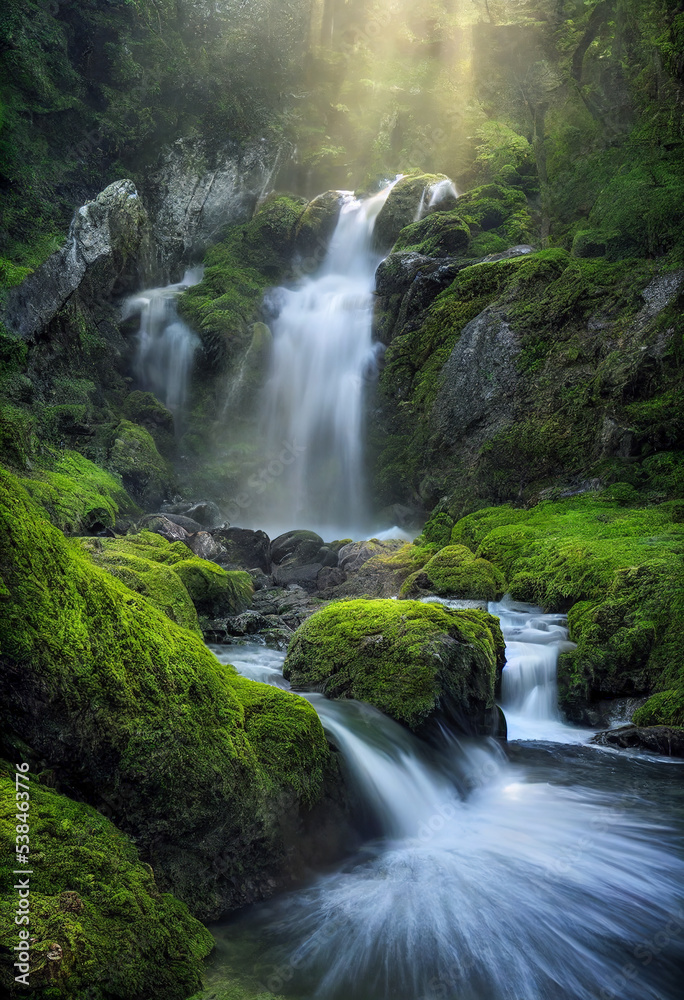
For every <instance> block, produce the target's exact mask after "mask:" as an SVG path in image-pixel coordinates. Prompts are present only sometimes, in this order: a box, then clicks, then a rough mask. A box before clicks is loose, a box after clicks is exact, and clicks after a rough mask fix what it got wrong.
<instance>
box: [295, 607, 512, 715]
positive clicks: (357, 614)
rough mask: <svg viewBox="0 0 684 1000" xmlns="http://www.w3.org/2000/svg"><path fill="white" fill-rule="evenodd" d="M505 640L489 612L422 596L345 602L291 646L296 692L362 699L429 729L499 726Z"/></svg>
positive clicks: (314, 619) (300, 632)
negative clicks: (498, 696) (453, 607)
mask: <svg viewBox="0 0 684 1000" xmlns="http://www.w3.org/2000/svg"><path fill="white" fill-rule="evenodd" d="M503 663H504V640H503V636H502V634H501V629H500V627H499V623H498V621H497V619H496V618H494V617H493V616H492V615H489V614H488V613H487V612H486V611H479V610H469V611H453V610H451V609H450V608H446V607H444V606H442V605H439V604H425V603H421V602H419V601H406V602H404V601H401V602H399V601H391V600H390V601H388V600H378V601H369V600H356V601H339V602H334V603H332V604H329V605H328V606H327V607H325V608H323V609H322V610H320V611H317V612H316V613H315V614H313V615H312V616H311V617H310V618H309V619H308V620H307V621H305V622H304V624H303V625H302V626H300V628H298V629H297V632H296V634H295V636H294V637H293V639H292V642H291V643H290V646H289V649H288V654H287V658H286V660H285V666H284V670H283V673H284V676H285V677H286V678H287V679H288V680H289V681H290V682H291V683H292V686H293V688H294V690H300V691H303V690H306V691H311V690H314V691H321V692H322V693H323V694H325V696H326V697H328V698H356V699H359V700H360V701H367V702H369V703H370V704H372V705H375V707H376V708H379V709H380V710H381V711H383V712H385V713H386V714H387V715H390V716H391V717H392V718H394V719H396V720H397V721H398V722H401V723H403V724H404V725H406V726H408V727H409V728H410V729H412V730H414V731H415V732H419V733H423V734H425V733H426V732H427V731H428V729H431V727H432V725H433V724H434V723H438V722H439V721H440V719H442V720H444V719H446V720H448V721H449V722H450V723H451V724H453V725H455V726H456V727H457V728H459V729H460V730H461V731H464V732H470V733H484V732H491V731H492V726H493V725H495V729H496V731H497V732H499V731H500V725H499V722H498V713H495V698H494V696H495V688H496V683H497V679H498V676H499V675H500V672H501V669H502V667H503Z"/></svg>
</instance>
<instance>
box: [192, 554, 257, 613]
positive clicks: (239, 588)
mask: <svg viewBox="0 0 684 1000" xmlns="http://www.w3.org/2000/svg"><path fill="white" fill-rule="evenodd" d="M181 544H182V543H181ZM174 572H175V573H177V574H178V576H179V577H180V578H181V580H182V581H183V583H184V584H185V586H186V587H187V589H188V593H189V594H190V597H191V598H192V600H193V603H194V605H195V607H196V608H197V610H198V611H199V612H200V614H203V615H209V616H216V615H239V614H240V612H242V611H244V610H245V609H246V608H248V607H249V605H250V602H251V600H252V595H253V593H254V588H253V586H252V578H251V576H250V575H249V573H245V572H243V571H242V570H225V569H221V567H220V566H216V564H215V563H212V562H207V560H206V559H197V558H194V559H184V560H183V561H182V562H179V563H176V565H175V566H174Z"/></svg>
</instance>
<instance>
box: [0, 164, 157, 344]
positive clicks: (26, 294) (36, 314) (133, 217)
mask: <svg viewBox="0 0 684 1000" xmlns="http://www.w3.org/2000/svg"><path fill="white" fill-rule="evenodd" d="M149 239H150V229H149V220H148V216H147V212H146V211H145V208H144V206H143V203H142V201H141V199H140V197H139V195H138V192H137V190H136V188H135V185H134V184H133V181H129V180H123V181H116V182H115V183H114V184H110V185H109V187H107V188H105V189H104V191H102V192H101V193H100V194H99V195H98V196H97V198H95V200H94V201H89V202H87V204H85V205H82V206H81V208H79V209H78V211H77V212H76V214H75V215H74V219H73V222H72V223H71V229H70V230H69V235H68V237H67V241H66V243H65V244H64V246H63V247H62V248H61V249H60V250H58V251H57V252H56V253H54V254H52V256H51V257H49V258H48V260H46V262H45V263H44V264H43V265H42V266H41V267H39V268H38V269H37V270H36V271H35V272H34V273H33V274H31V275H29V277H28V278H27V279H26V280H25V281H23V282H22V283H21V285H18V286H17V287H16V288H14V289H12V290H11V291H10V293H9V294H8V296H7V301H6V304H5V307H4V309H3V314H2V320H3V322H4V323H5V325H6V326H7V328H8V329H9V330H11V331H12V332H14V333H16V334H18V335H19V336H21V337H24V338H25V339H29V338H31V337H34V336H35V335H36V334H37V333H38V332H39V331H40V330H41V329H42V328H43V327H45V326H46V325H47V324H48V323H49V322H50V320H51V319H52V318H53V317H54V316H55V315H56V313H57V312H58V311H59V310H60V309H61V308H62V306H63V305H64V303H65V302H66V300H67V299H68V298H69V297H70V296H71V295H73V294H74V292H76V291H77V290H81V291H83V292H85V295H86V297H88V296H89V297H91V298H94V297H99V298H101V299H107V298H108V297H109V296H110V295H111V294H112V292H113V291H114V290H115V287H116V285H117V282H118V281H119V279H120V278H121V277H122V275H123V274H124V272H125V271H130V270H133V271H135V269H136V266H137V263H138V261H139V260H140V259H141V258H142V257H143V256H144V255H145V251H146V248H147V246H148V245H149ZM84 285H87V286H88V287H87V288H85V289H84V288H83V286H84Z"/></svg>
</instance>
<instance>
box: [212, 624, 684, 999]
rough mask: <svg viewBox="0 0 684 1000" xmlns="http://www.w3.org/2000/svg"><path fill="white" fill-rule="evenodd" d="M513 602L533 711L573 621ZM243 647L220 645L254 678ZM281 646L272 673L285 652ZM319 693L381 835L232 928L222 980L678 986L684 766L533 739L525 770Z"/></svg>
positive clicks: (494, 992)
mask: <svg viewBox="0 0 684 1000" xmlns="http://www.w3.org/2000/svg"><path fill="white" fill-rule="evenodd" d="M501 614H502V618H503V624H504V627H505V629H506V630H507V631H510V630H514V631H515V638H514V639H513V640H512V642H513V643H514V644H516V645H517V647H518V648H517V650H516V653H517V665H516V666H515V667H514V670H513V674H514V675H516V674H517V675H518V676H519V677H522V678H526V679H524V680H523V681H521V682H520V683H518V681H517V680H515V677H512V678H511V680H512V681H513V683H512V688H511V698H512V700H513V701H514V702H516V703H517V702H520V703H521V705H522V706H523V707H524V706H525V705H527V709H525V711H527V710H529V714H530V718H533V717H534V715H535V713H536V712H537V711H538V710H539V705H540V703H541V702H536V703H534V705H533V702H531V701H530V700H529V698H528V695H529V693H530V692H531V691H532V690H534V688H535V687H539V686H540V684H536V683H532V681H533V680H534V679H535V678H536V676H537V674H536V671H537V667H535V666H533V664H534V663H535V662H536V658H537V655H538V652H539V650H540V649H544V648H548V646H545V644H544V642H540V641H539V636H540V635H543V634H544V633H545V632H547V629H548V634H549V635H551V636H554V635H556V633H555V632H554V629H556V628H558V629H562V628H563V625H562V622H558V623H556V622H554V621H553V620H552V619H553V617H554V616H541V615H539V613H538V612H536V610H535V609H530V608H525V607H521V606H514V607H511V606H507V607H505V608H502V609H501ZM514 615H515V616H519V617H517V618H515V619H514V620H513V621H512V622H511V621H508V622H507V621H506V616H514ZM547 619H551V620H547ZM555 641H564V640H562V639H560V638H553V639H552V642H555ZM247 649H248V647H239V648H237V649H236V648H235V647H230V648H224V649H223V650H222V651H221V656H222V658H224V659H226V660H227V659H230V661H231V662H233V663H234V664H235V665H236V667H237V668H238V670H239V671H240V672H241V673H246V674H247V675H248V676H255V675H256V674H255V672H256V671H258V670H259V666H258V660H259V655H260V654H258V653H257V654H255V652H254V650H253V649H252V650H251V651H249V652H248V651H247ZM264 652H265V651H263V650H262V651H261V653H264ZM526 657H528V658H529V662H528V663H525V662H524V661H525V659H526ZM266 659H267V661H268V667H269V671H270V672H271V677H270V679H271V681H272V682H273V680H274V679H275V675H276V674H277V673H278V671H277V666H276V665H277V661H278V659H280V661H281V662H282V660H283V659H284V654H277V653H274V652H273V651H266ZM261 676H262V677H264V674H263V673H262V675H261ZM529 678H532V679H531V680H529ZM278 683H280V684H282V683H283V681H282V677H281V678H280V680H279V681H278ZM544 684H545V681H544V678H543V677H542V679H541V686H542V687H543V686H544ZM307 697H308V698H309V700H311V702H312V704H313V705H314V706H315V708H316V709H317V711H318V712H319V714H320V716H321V720H322V722H323V725H324V727H325V729H326V731H327V732H328V735H329V736H330V738H331V739H332V740H333V742H334V743H336V744H337V746H338V747H339V748H340V750H341V752H342V755H343V759H344V766H345V770H346V772H347V776H348V780H349V781H350V782H351V784H352V785H354V786H355V787H356V789H357V792H358V794H360V795H361V796H362V797H363V798H364V800H365V802H366V804H367V807H368V809H369V810H370V811H371V812H373V814H374V816H375V818H376V822H377V825H378V829H379V831H380V833H381V836H380V838H379V839H377V840H375V841H373V842H371V843H369V844H368V845H367V846H366V847H365V849H363V850H362V851H361V852H359V853H357V854H356V855H355V856H354V857H352V858H351V859H350V860H349V861H348V862H347V863H346V864H344V865H342V866H341V867H340V868H339V869H338V870H337V871H335V872H332V873H330V874H327V875H323V876H319V877H317V878H316V879H315V880H314V881H313V882H312V883H311V884H310V885H309V886H307V887H305V888H303V889H300V890H298V891H296V892H294V893H290V894H288V895H286V896H284V897H281V898H279V899H276V900H275V901H272V902H270V903H264V904H260V905H259V906H257V907H254V908H253V909H252V910H251V911H249V912H248V913H247V914H245V915H244V916H242V917H238V918H237V920H232V921H231V923H230V924H229V926H228V927H227V928H226V929H225V930H224V929H223V928H221V927H219V928H216V929H215V931H214V933H215V936H216V938H217V950H216V957H215V959H214V970H213V972H211V970H210V978H211V979H212V982H214V983H218V982H221V981H222V979H225V977H226V975H228V976H231V975H234V974H235V973H236V972H237V973H238V974H241V975H248V976H249V977H250V978H251V980H252V981H256V982H257V983H258V984H259V989H260V990H270V991H272V992H274V993H282V994H284V995H286V996H291V997H296V998H297V1000H390V998H392V1000H438V998H440V1000H677V998H678V997H679V996H680V995H681V994H680V981H679V977H678V962H679V961H680V960H681V958H682V947H681V942H682V937H684V908H683V903H682V900H683V898H684V863H683V862H682V859H681V857H680V856H678V854H677V840H679V843H680V844H681V839H682V832H684V789H683V788H682V785H681V783H677V782H674V783H673V781H672V780H671V777H674V776H675V774H674V772H677V773H681V771H680V765H678V764H677V763H664V762H660V761H654V760H646V759H644V758H626V757H621V758H619V759H617V760H616V758H615V756H614V755H608V754H606V753H605V752H604V751H602V750H599V749H598V748H593V747H592V748H590V747H580V746H575V747H567V746H565V747H562V746H559V745H558V744H555V745H554V744H546V745H545V748H544V749H543V751H540V750H535V749H534V747H536V746H537V744H529V747H530V749H529V750H527V751H525V749H524V748H525V746H527V745H528V744H524V743H523V744H518V745H517V746H518V751H517V755H516V756H517V758H518V762H517V763H516V765H515V766H514V765H512V764H510V763H509V762H508V761H507V760H506V759H505V756H504V754H503V752H502V751H501V749H500V748H498V747H496V746H495V745H494V744H493V743H492V742H491V741H489V742H484V741H472V740H463V739H460V738H456V737H454V736H450V735H449V734H448V733H447V734H445V737H446V738H445V747H444V748H442V749H441V750H431V749H430V748H428V747H426V745H425V744H423V743H421V741H419V740H417V739H416V738H415V737H414V736H412V735H411V734H410V733H409V732H407V731H406V730H405V729H403V728H402V727H401V726H398V725H397V724H396V723H394V722H393V721H392V720H390V719H388V718H386V717H385V716H383V715H382V714H381V713H379V712H377V711H376V710H375V709H372V708H370V707H369V706H366V705H359V704H358V703H355V702H329V701H326V699H324V698H323V697H322V696H321V695H308V696H307ZM541 701H543V699H542V700H541ZM523 715H524V712H523ZM532 735H533V736H534V733H533V734H532ZM535 754H536V756H535ZM649 796H654V797H655V800H656V801H657V803H658V806H657V813H655V815H657V817H658V821H657V822H656V821H654V819H653V816H654V808H653V805H652V803H651V802H650V801H649ZM665 815H668V816H669V817H670V819H671V820H672V821H673V822H675V823H677V824H678V826H679V836H678V838H677V836H675V833H674V832H673V831H672V830H670V829H668V828H667V826H666V825H665V823H664V822H663V820H662V817H663V816H665ZM227 970H228V971H227Z"/></svg>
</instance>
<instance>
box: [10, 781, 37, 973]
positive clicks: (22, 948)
mask: <svg viewBox="0 0 684 1000" xmlns="http://www.w3.org/2000/svg"><path fill="white" fill-rule="evenodd" d="M28 770H29V765H28V764H17V770H16V772H15V775H14V787H15V804H16V840H15V858H16V865H17V867H16V868H15V870H14V872H13V874H14V875H17V876H20V875H21V876H22V878H17V880H16V882H15V885H14V891H15V892H16V893H17V907H16V910H15V912H14V923H15V925H16V928H17V937H18V942H17V944H15V945H14V949H13V950H14V956H15V961H14V968H15V969H16V970H17V975H15V977H14V980H15V982H17V983H21V984H22V985H23V986H28V985H29V969H30V950H29V949H30V942H29V933H30V932H29V925H30V923H31V906H30V881H31V879H30V876H31V875H32V874H33V871H32V870H31V869H29V867H28V866H29V854H30V840H29V829H30V822H29V814H30V808H29V805H30V793H29V775H28Z"/></svg>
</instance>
